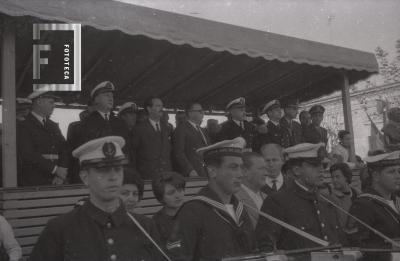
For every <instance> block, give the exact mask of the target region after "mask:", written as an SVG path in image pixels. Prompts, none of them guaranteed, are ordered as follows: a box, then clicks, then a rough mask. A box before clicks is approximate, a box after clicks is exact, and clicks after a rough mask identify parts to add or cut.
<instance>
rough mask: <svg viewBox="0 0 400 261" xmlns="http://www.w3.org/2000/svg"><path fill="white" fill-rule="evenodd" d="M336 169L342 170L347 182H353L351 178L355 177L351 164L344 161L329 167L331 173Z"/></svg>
mask: <svg viewBox="0 0 400 261" xmlns="http://www.w3.org/2000/svg"><path fill="white" fill-rule="evenodd" d="M336 170H340V171H341V172H342V174H343V176H344V177H345V179H346V181H347V183H348V184H351V180H352V179H353V172H352V171H351V169H350V167H349V165H347V164H346V163H343V162H342V163H336V164H333V165H332V166H331V167H330V168H329V172H330V173H331V175H332V173H333V172H334V171H336Z"/></svg>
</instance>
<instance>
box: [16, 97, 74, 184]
mask: <svg viewBox="0 0 400 261" xmlns="http://www.w3.org/2000/svg"><path fill="white" fill-rule="evenodd" d="M28 98H29V99H31V100H32V110H31V112H30V113H29V114H28V116H26V118H25V120H24V121H21V122H19V123H18V125H17V126H18V131H17V145H18V163H19V168H18V184H19V185H20V186H40V185H52V184H62V183H64V181H65V179H66V176H67V165H68V158H69V157H68V149H67V146H66V142H65V138H64V136H63V135H62V134H61V130H60V128H59V127H58V123H55V122H54V121H52V120H51V119H50V115H51V114H52V113H53V110H54V107H55V105H54V102H55V100H56V99H57V97H55V96H54V95H51V94H50V93H48V92H33V93H32V94H31V95H29V97H28Z"/></svg>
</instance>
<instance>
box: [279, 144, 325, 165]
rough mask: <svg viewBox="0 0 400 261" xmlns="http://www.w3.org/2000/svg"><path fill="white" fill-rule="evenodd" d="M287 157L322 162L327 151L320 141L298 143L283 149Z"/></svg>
mask: <svg viewBox="0 0 400 261" xmlns="http://www.w3.org/2000/svg"><path fill="white" fill-rule="evenodd" d="M283 152H284V153H285V154H286V156H287V158H288V159H289V160H290V159H305V160H307V161H315V162H316V163H318V162H320V163H321V162H322V160H323V159H324V158H326V156H327V153H326V149H325V144H324V143H322V142H320V143H317V144H313V143H300V144H297V145H295V146H292V147H288V148H286V149H284V150H283Z"/></svg>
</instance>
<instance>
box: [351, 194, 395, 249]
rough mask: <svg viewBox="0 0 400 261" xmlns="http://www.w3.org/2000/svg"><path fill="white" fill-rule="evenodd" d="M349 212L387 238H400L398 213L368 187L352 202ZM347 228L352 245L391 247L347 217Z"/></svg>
mask: <svg viewBox="0 0 400 261" xmlns="http://www.w3.org/2000/svg"><path fill="white" fill-rule="evenodd" d="M350 213H351V214H352V215H354V216H355V217H357V218H359V219H361V220H362V221H363V222H365V223H367V224H368V225H370V226H371V227H373V228H375V229H377V230H378V231H379V232H382V233H383V234H384V235H386V236H388V237H389V238H400V214H399V213H398V212H397V211H395V210H394V209H393V208H392V207H390V205H389V204H388V203H387V202H386V200H385V199H384V198H382V197H381V196H380V195H379V193H378V192H377V191H376V190H374V189H372V188H368V189H366V190H365V192H364V193H362V194H361V195H360V196H359V197H358V198H357V199H356V200H355V201H354V202H353V204H352V206H351V208H350ZM347 229H348V231H349V234H350V237H349V238H350V240H351V243H352V245H353V246H359V247H367V248H391V244H390V243H388V242H385V240H384V239H382V238H381V237H379V236H377V235H376V234H374V233H373V232H371V231H369V230H368V229H367V228H365V227H364V226H363V225H360V224H359V223H357V221H355V220H354V219H351V218H349V220H348V222H347Z"/></svg>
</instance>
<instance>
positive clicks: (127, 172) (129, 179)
mask: <svg viewBox="0 0 400 261" xmlns="http://www.w3.org/2000/svg"><path fill="white" fill-rule="evenodd" d="M122 184H123V185H125V184H133V185H136V187H137V188H138V191H139V200H142V199H143V193H144V182H143V180H142V179H141V178H140V176H139V173H138V172H137V171H135V170H134V169H132V168H124V179H123V181H122Z"/></svg>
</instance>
